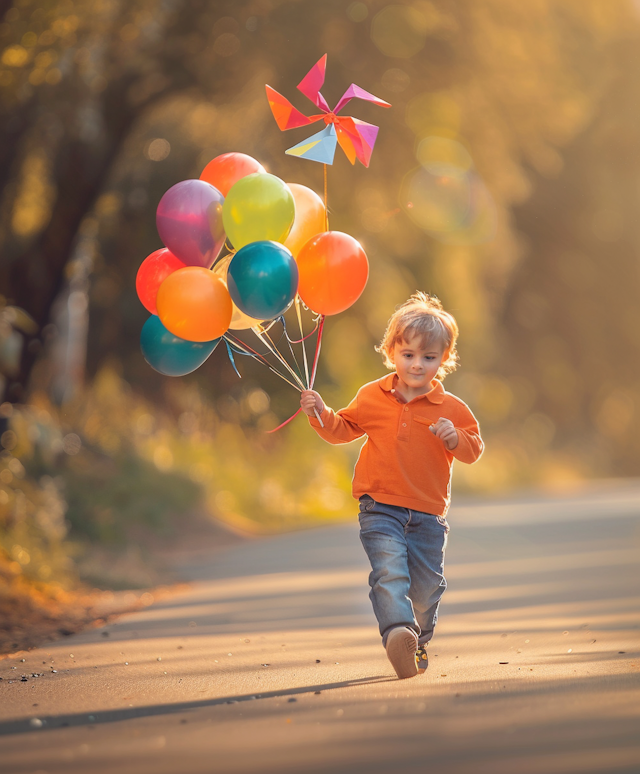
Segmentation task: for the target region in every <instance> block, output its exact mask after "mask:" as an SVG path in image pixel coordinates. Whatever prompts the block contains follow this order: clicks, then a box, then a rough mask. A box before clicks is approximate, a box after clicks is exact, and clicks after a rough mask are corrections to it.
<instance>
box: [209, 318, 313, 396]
mask: <svg viewBox="0 0 640 774" xmlns="http://www.w3.org/2000/svg"><path fill="white" fill-rule="evenodd" d="M224 339H225V341H226V342H227V347H228V342H229V341H230V342H231V343H232V344H233V346H235V347H237V348H238V350H240V354H241V355H247V356H248V357H252V358H253V359H254V360H257V361H258V362H259V363H261V364H262V365H265V366H266V367H267V368H268V369H269V370H270V371H273V373H274V374H275V375H276V376H279V377H280V378H281V379H282V380H283V381H285V382H286V383H287V384H288V385H290V386H291V387H293V389H294V390H297V391H298V392H302V390H301V389H300V387H298V385H297V384H294V383H293V382H291V381H289V379H287V377H286V376H285V375H284V374H281V373H280V371H277V370H276V369H275V368H274V367H273V366H272V365H271V363H270V362H269V361H268V360H267V359H266V358H265V357H264V356H263V355H261V354H260V353H259V352H256V350H255V349H253V348H252V347H250V346H249V345H248V344H245V343H244V342H243V341H241V340H240V339H237V338H236V337H235V336H233V335H231V334H230V333H229V332H227V333H225V334H224ZM243 350H245V351H243ZM232 364H233V367H234V369H235V371H236V373H237V374H238V376H240V374H239V373H238V369H237V368H236V367H235V363H234V362H233V360H232Z"/></svg>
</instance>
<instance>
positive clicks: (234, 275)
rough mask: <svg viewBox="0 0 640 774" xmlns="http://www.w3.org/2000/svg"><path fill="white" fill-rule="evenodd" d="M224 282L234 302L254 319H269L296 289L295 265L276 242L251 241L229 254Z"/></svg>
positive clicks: (287, 303)
mask: <svg viewBox="0 0 640 774" xmlns="http://www.w3.org/2000/svg"><path fill="white" fill-rule="evenodd" d="M227 285H228V287H229V293H230V294H231V298H232V299H233V301H234V303H235V305H236V306H237V307H238V309H240V311H242V312H244V313H245V314H248V315H249V317H254V318H255V319H256V320H273V318H274V317H279V316H280V315H281V314H282V313H283V312H285V311H286V310H287V309H288V308H289V307H290V306H291V302H292V301H293V299H294V298H295V295H296V292H297V290H298V265H297V263H296V262H295V260H294V258H293V255H291V251H290V250H288V249H287V248H286V247H285V246H284V245H281V244H280V243H279V242H269V241H261V242H251V244H248V245H245V246H244V247H242V248H241V249H240V250H238V252H237V253H236V254H235V255H234V256H233V258H232V259H231V263H230V264H229V269H228V270H227Z"/></svg>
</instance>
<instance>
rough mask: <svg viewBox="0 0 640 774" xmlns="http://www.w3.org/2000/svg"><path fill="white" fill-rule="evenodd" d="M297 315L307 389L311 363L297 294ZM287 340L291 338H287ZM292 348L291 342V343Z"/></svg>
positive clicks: (309, 382) (309, 383)
mask: <svg viewBox="0 0 640 774" xmlns="http://www.w3.org/2000/svg"><path fill="white" fill-rule="evenodd" d="M296 314H297V316H298V327H299V328H300V337H301V338H300V342H299V343H301V344H302V358H303V360H304V375H305V376H306V377H307V388H309V387H310V385H311V381H310V380H309V363H308V362H307V348H306V347H305V345H304V338H305V337H304V330H303V329H302V314H301V313H300V296H299V295H298V294H297V293H296ZM285 332H286V331H285ZM287 338H289V337H288V336H287ZM289 346H291V342H290V343H289Z"/></svg>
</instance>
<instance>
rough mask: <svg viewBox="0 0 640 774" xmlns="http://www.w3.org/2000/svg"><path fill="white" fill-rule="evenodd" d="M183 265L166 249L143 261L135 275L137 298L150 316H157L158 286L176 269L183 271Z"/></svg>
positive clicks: (152, 254) (157, 251)
mask: <svg viewBox="0 0 640 774" xmlns="http://www.w3.org/2000/svg"><path fill="white" fill-rule="evenodd" d="M184 266H185V265H184V263H183V262H182V261H181V260H180V259H179V258H176V256H175V255H174V254H173V253H172V252H171V250H168V249H167V248H166V247H163V248H162V249H161V250H156V251H155V252H154V253H151V255H149V256H148V257H147V258H145V259H144V261H143V262H142V264H141V265H140V268H139V269H138V274H137V275H136V290H137V292H138V298H139V299H140V301H141V302H142V304H143V306H144V307H145V309H147V310H148V311H149V312H151V314H158V310H157V308H156V296H157V295H158V289H159V287H160V285H162V283H163V282H164V281H165V280H166V278H167V277H168V276H169V275H170V274H173V272H174V271H177V270H178V269H184Z"/></svg>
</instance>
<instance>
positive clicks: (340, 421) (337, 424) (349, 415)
mask: <svg viewBox="0 0 640 774" xmlns="http://www.w3.org/2000/svg"><path fill="white" fill-rule="evenodd" d="M306 394H308V393H306ZM316 394H317V393H316ZM304 395H305V393H303V397H304ZM318 397H320V396H318ZM305 413H306V412H305ZM318 413H319V414H320V419H322V424H323V425H324V427H321V425H320V422H319V421H318V419H317V418H316V417H315V415H308V418H309V424H310V425H311V427H313V429H314V430H315V431H316V433H318V435H319V436H320V437H321V438H324V440H325V441H328V442H329V443H334V444H337V443H349V442H350V441H355V440H356V438H361V437H362V436H363V435H364V430H362V428H360V427H359V426H358V396H357V395H356V397H355V398H354V399H353V400H352V401H351V403H350V404H349V405H348V406H347V407H346V408H343V409H340V411H334V410H333V409H330V408H329V407H328V406H326V405H324V403H323V404H322V411H318Z"/></svg>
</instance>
